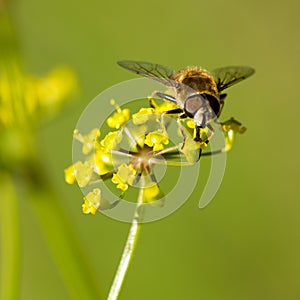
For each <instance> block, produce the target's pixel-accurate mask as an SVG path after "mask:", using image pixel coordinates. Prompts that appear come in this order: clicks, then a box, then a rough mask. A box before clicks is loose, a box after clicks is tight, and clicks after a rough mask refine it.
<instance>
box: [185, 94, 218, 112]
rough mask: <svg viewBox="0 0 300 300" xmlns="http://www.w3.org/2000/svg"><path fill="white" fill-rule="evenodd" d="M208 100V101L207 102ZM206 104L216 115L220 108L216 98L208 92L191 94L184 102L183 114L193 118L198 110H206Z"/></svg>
mask: <svg viewBox="0 0 300 300" xmlns="http://www.w3.org/2000/svg"><path fill="white" fill-rule="evenodd" d="M207 102H208V103H207ZM207 104H208V105H209V106H210V108H211V110H212V111H213V112H212V113H214V114H215V115H216V116H217V115H218V113H219V110H220V104H219V101H218V99H216V98H215V97H214V96H212V95H210V94H192V95H190V96H189V97H187V99H186V100H185V102H184V112H185V114H186V115H187V116H188V117H190V118H193V117H194V116H195V114H196V113H197V112H198V111H199V110H204V111H205V110H207Z"/></svg>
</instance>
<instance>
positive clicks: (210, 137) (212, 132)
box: [205, 124, 215, 144]
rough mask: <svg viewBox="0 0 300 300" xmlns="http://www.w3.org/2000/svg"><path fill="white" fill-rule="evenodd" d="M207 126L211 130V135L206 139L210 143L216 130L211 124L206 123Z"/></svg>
mask: <svg viewBox="0 0 300 300" xmlns="http://www.w3.org/2000/svg"><path fill="white" fill-rule="evenodd" d="M206 127H207V128H208V129H209V130H210V132H211V135H210V136H209V137H208V138H207V140H206V141H205V143H206V144H208V143H209V141H210V140H211V139H212V138H213V136H214V134H215V130H214V128H213V127H212V126H211V125H210V124H206Z"/></svg>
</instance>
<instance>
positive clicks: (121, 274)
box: [107, 188, 144, 300]
mask: <svg viewBox="0 0 300 300" xmlns="http://www.w3.org/2000/svg"><path fill="white" fill-rule="evenodd" d="M143 199H144V189H143V188H141V189H140V191H139V196H138V201H137V205H136V209H135V212H134V217H133V219H132V223H131V227H130V230H129V234H128V237H127V241H126V244H125V247H124V250H123V254H122V257H121V260H120V263H119V266H118V269H117V272H116V275H115V277H114V281H113V284H112V286H111V288H110V291H109V294H108V298H107V300H116V299H118V296H119V294H120V291H121V288H122V285H123V282H124V279H125V276H126V273H127V271H128V268H129V265H130V262H131V261H132V258H133V255H134V251H135V249H136V246H137V241H138V238H139V233H140V230H141V223H140V219H141V217H142V214H143V209H142V205H143Z"/></svg>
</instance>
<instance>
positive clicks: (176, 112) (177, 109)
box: [165, 108, 186, 119]
mask: <svg viewBox="0 0 300 300" xmlns="http://www.w3.org/2000/svg"><path fill="white" fill-rule="evenodd" d="M180 113H182V109H181V108H174V109H171V110H168V111H166V112H165V114H167V115H174V114H180ZM183 115H184V116H185V114H183ZM183 118H184V117H181V119H183ZM185 118H186V116H185Z"/></svg>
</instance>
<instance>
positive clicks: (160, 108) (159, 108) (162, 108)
mask: <svg viewBox="0 0 300 300" xmlns="http://www.w3.org/2000/svg"><path fill="white" fill-rule="evenodd" d="M148 99H149V100H151V104H152V106H153V107H154V111H155V113H157V114H162V113H164V112H167V111H169V110H173V109H176V108H179V106H178V105H176V104H175V103H173V102H171V101H162V103H161V104H157V103H156V102H155V101H154V99H153V98H151V97H148Z"/></svg>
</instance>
